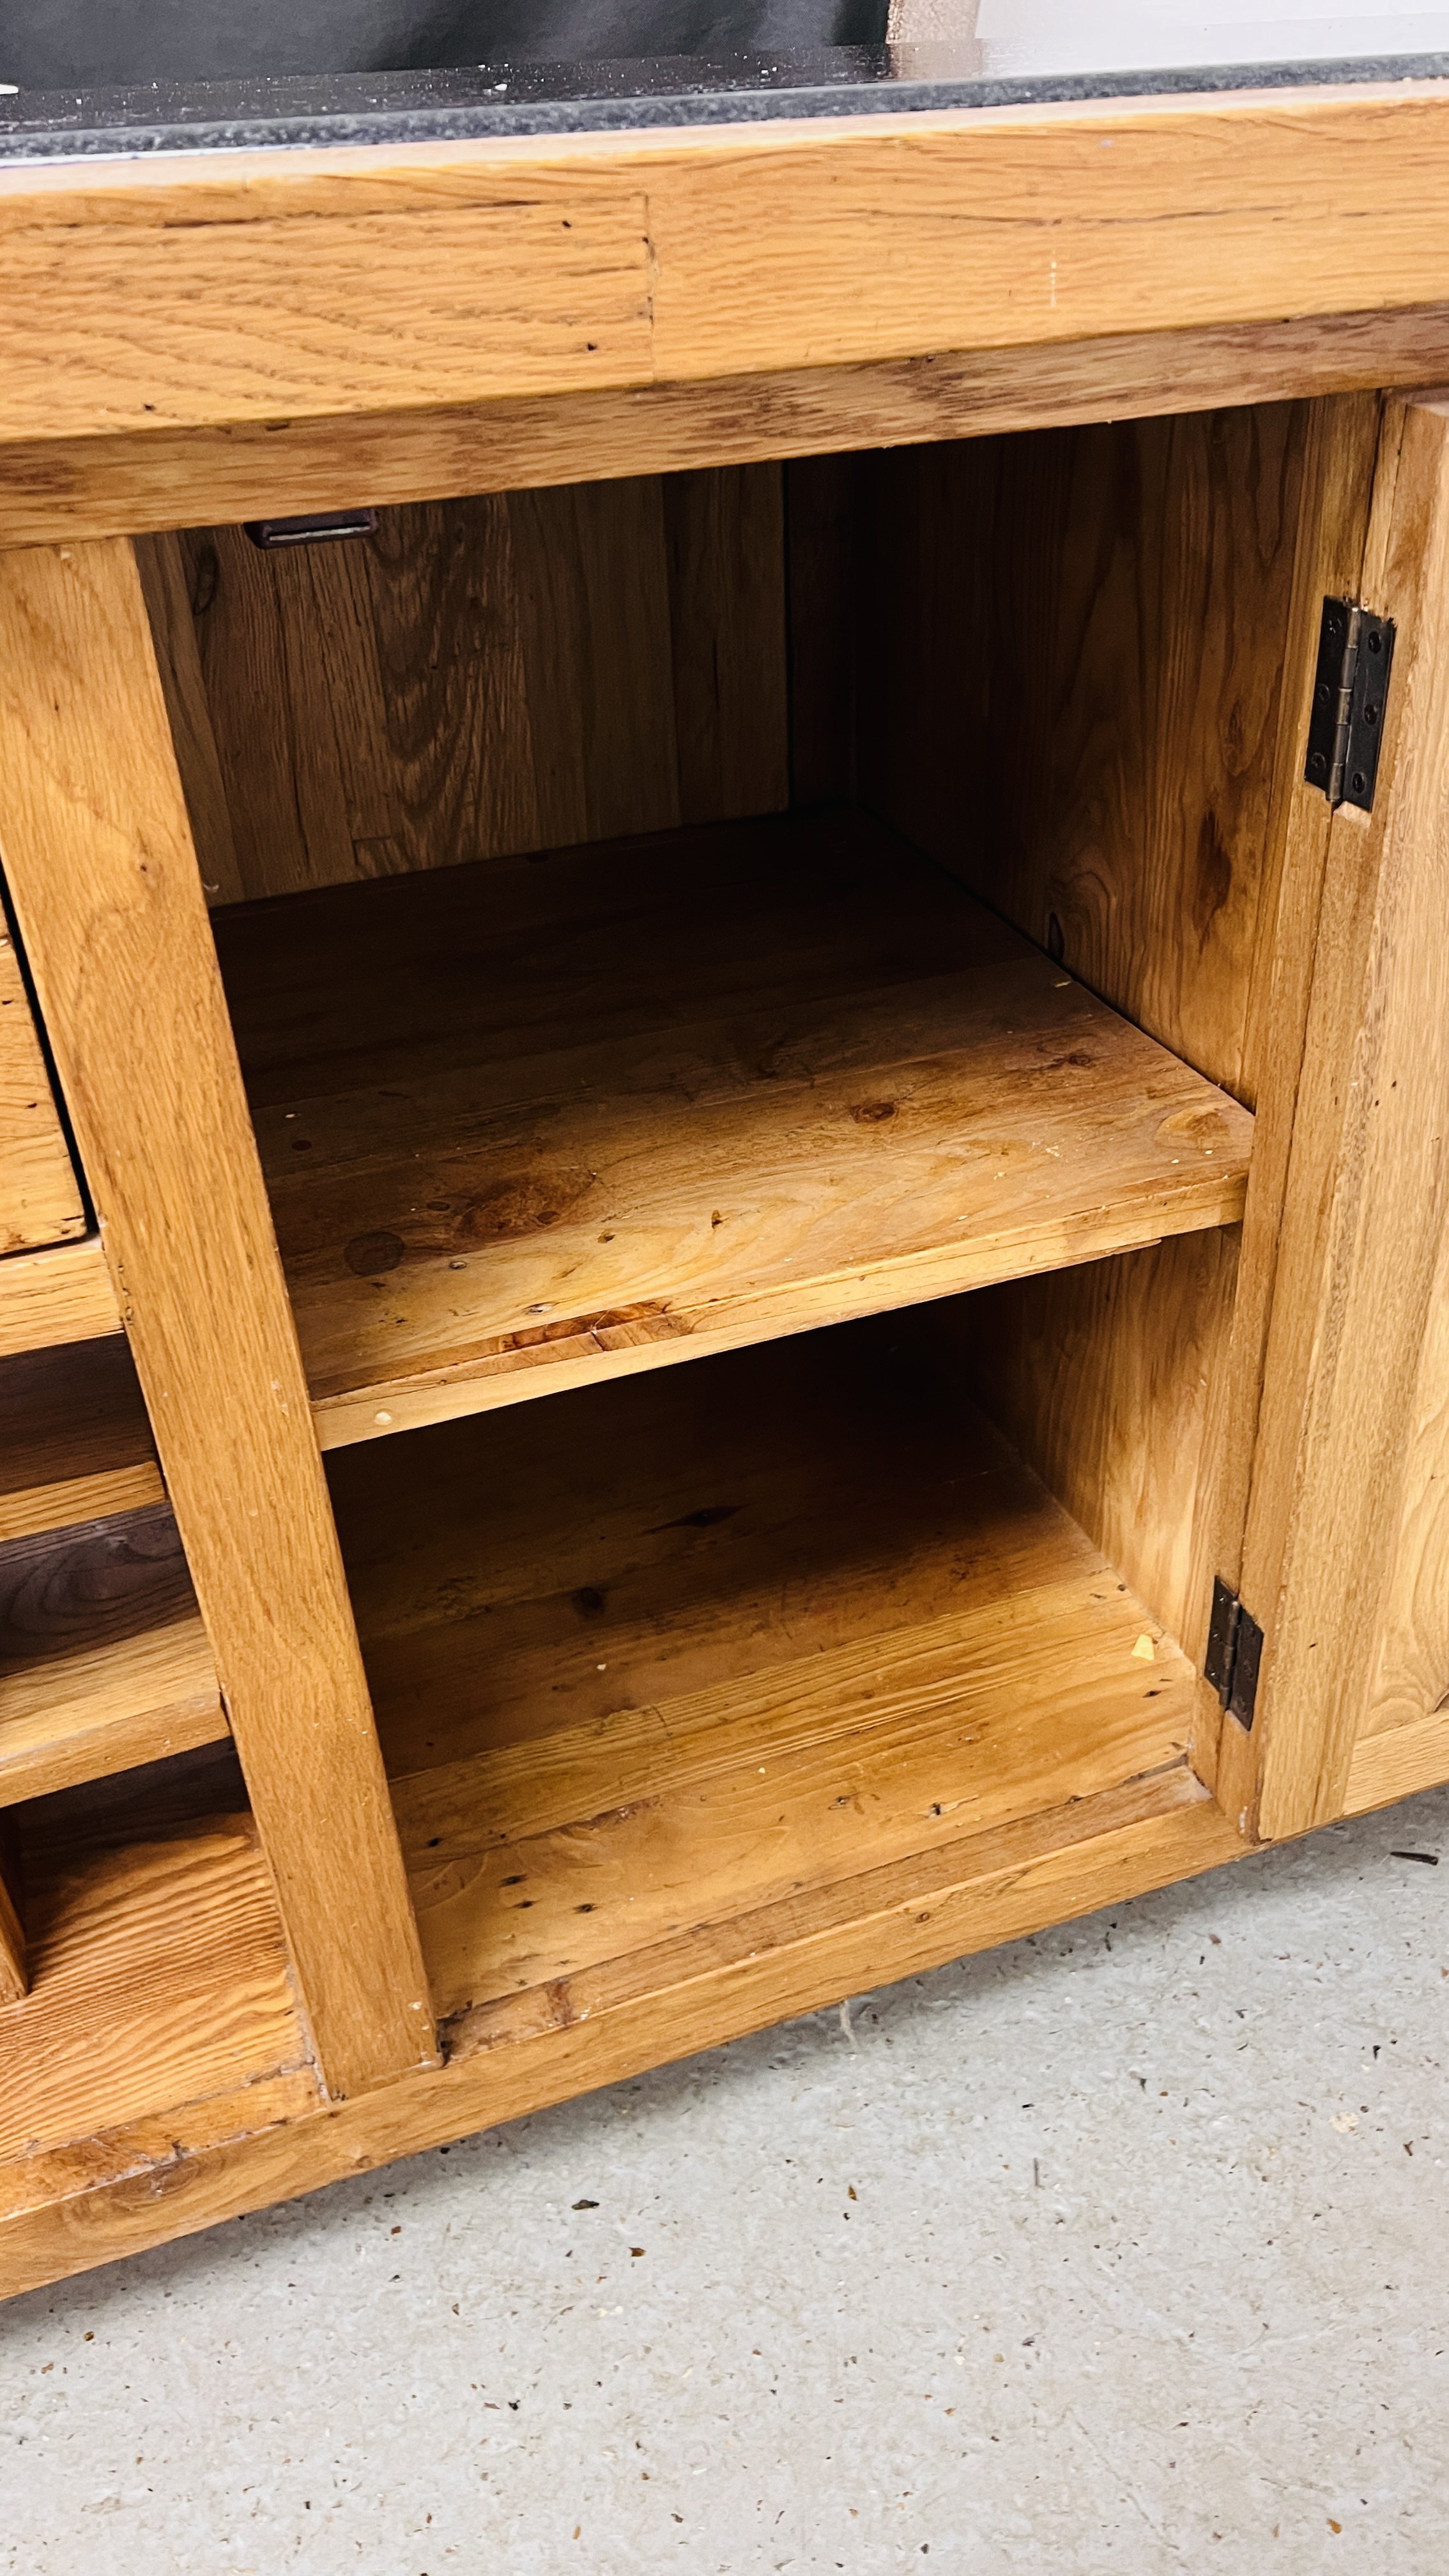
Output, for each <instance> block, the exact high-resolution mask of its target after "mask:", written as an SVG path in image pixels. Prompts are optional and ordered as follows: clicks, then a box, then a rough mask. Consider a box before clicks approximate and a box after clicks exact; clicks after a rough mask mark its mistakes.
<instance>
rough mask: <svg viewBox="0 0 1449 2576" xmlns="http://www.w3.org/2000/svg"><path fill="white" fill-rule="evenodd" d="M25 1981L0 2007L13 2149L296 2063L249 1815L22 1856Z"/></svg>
mask: <svg viewBox="0 0 1449 2576" xmlns="http://www.w3.org/2000/svg"><path fill="white" fill-rule="evenodd" d="M26 1903H27V1912H28V1916H29V1928H30V1940H31V1969H32V1986H31V1992H30V1994H29V1996H28V1997H27V2000H26V2002H25V2005H24V2008H23V2010H21V2011H19V2012H13V2013H6V2014H0V2068H3V2080H0V2144H3V2151H4V2152H5V2154H6V2155H7V2156H9V2157H12V2158H14V2157H20V2156H25V2155H28V2154H33V2153H34V2152H36V2151H37V2150H40V2151H44V2150H46V2149H51V2148H55V2147H60V2146H64V2145H65V2144H66V2143H67V2142H68V2141H69V2140H71V2139H85V2138H88V2137H89V2136H91V2135H92V2134H93V2133H94V2132H96V2131H98V2130H107V2129H113V2128H117V2127H120V2126H121V2125H122V2124H124V2123H127V2122H130V2121H134V2120H140V2119H146V2118H149V2117H154V2116H155V2115H156V2114H158V2113H164V2112H166V2111H169V2110H170V2109H172V2108H173V2106H174V2105H176V2104H177V2103H180V2102H186V2101H191V2100H195V2099H198V2098H204V2097H205V2096H206V2095H207V2094H212V2093H216V2094H224V2093H234V2092H235V2091H236V2090H237V2088H238V2087H239V2086H241V2085H243V2084H246V2083H248V2082H254V2081H256V2080H257V2079H258V2078H263V2077H266V2076H269V2075H271V2074H273V2073H274V2072H275V2071H277V2070H278V2069H280V2068H285V2067H287V2066H289V2065H295V2064H297V2063H298V2062H299V2061H300V2060H301V2058H302V2057H303V2056H304V2054H305V2041H304V2038H303V2034H302V2029H301V2025H300V2023H299V2020H298V2016H297V2008H296V2003H295V2001H294V1998H293V1995H292V1992H291V1988H290V1984H289V1981H288V1975H287V1955H286V1948H285V1945H284V1943H283V1939H282V1932H281V1925H280V1923H279V1921H278V1919H277V1906H276V1898H275V1896H274V1894H273V1892H272V1885H271V1881H270V1878H269V1875H268V1871H267V1865H266V1861H265V1859H264V1857H263V1855H262V1852H261V1849H260V1847H259V1844H258V1841H257V1835H256V1829H255V1827H254V1826H253V1824H252V1823H251V1820H250V1818H249V1817H247V1816H245V1815H240V1816H238V1815H227V1816H217V1817H214V1818H210V1819H206V1818H203V1819H198V1820H197V1822H196V1823H194V1824H192V1825H190V1826H188V1827H186V1828H184V1829H183V1830H181V1831H179V1832H176V1833H174V1834H170V1835H166V1836H159V1835H158V1836H156V1837H154V1838H152V1839H149V1840H145V1841H136V1842H131V1843H127V1844H123V1845H121V1846H119V1847H109V1846H106V1845H101V1846H99V1847H97V1846H95V1845H90V1844H86V1845H82V1846H81V1847H80V1848H78V1849H75V1850H72V1851H71V1852H69V1853H66V1852H64V1851H59V1852H57V1851H54V1850H50V1851H44V1852H37V1851H35V1850H31V1851H30V1852H28V1853H27V1856H26Z"/></svg>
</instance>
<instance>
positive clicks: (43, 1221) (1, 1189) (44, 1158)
mask: <svg viewBox="0 0 1449 2576" xmlns="http://www.w3.org/2000/svg"><path fill="white" fill-rule="evenodd" d="M85 1230H86V1214H85V1208H84V1206H83V1204H82V1200H81V1188H80V1183H79V1181H78V1179H77V1177H76V1172H75V1166H74V1164H73V1163H72V1161H71V1158H70V1150H69V1147H68V1146H67V1144H66V1140H65V1130H64V1128H63V1127H62V1125H61V1123H60V1116H59V1112H58V1111H57V1109H56V1105H55V1097H54V1094H53V1093H52V1091H51V1088H50V1076H49V1074H48V1072H47V1070H46V1063H45V1055H44V1051H43V1049H42V1047H41V1044H40V1037H39V1033H38V1031H37V1029H36V1026H35V1021H34V1019H33V1017H32V1015H31V1009H30V997H29V995H28V993H27V992H26V989H25V978H24V976H23V975H22V973H21V971H20V958H19V954H18V952H17V950H16V946H15V941H14V938H13V936H12V934H11V929H10V923H9V921H8V919H7V918H6V916H5V913H4V911H3V910H0V1254H3V1253H6V1252H29V1251H32V1250H34V1248H35V1247H36V1245H38V1244H45V1243H68V1242H69V1241H70V1240H71V1239H72V1237H73V1236H75V1235H78V1234H84V1232H85Z"/></svg>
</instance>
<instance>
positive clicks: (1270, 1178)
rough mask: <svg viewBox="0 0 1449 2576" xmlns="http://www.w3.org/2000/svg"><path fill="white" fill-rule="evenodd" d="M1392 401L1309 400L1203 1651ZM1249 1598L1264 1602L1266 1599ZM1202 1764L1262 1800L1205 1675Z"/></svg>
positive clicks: (1235, 1515) (1237, 1556)
mask: <svg viewBox="0 0 1449 2576" xmlns="http://www.w3.org/2000/svg"><path fill="white" fill-rule="evenodd" d="M1380 411H1381V406H1380V402H1379V398H1378V396H1377V395H1373V394H1351V395H1343V396H1336V397H1331V398H1328V399H1325V400H1323V401H1319V402H1314V403H1311V404H1307V405H1305V406H1304V413H1305V424H1306V426H1305V438H1304V452H1303V478H1302V484H1301V490H1300V501H1299V522H1298V535H1297V544H1296V548H1295V560H1294V567H1293V584H1292V594H1291V599H1290V602H1289V608H1288V617H1287V629H1286V637H1285V642H1284V648H1283V662H1282V669H1283V686H1282V692H1281V697H1280V702H1279V713H1278V729H1277V748H1276V754H1275V760H1274V778H1273V788H1272V798H1271V804H1270V809H1269V819H1268V828H1267V833H1266V846H1265V851H1264V875H1263V888H1262V899H1261V905H1260V910H1259V918H1258V932H1257V938H1256V943H1255V948H1254V954H1253V958H1252V965H1251V976H1250V982H1249V987H1248V992H1247V997H1246V999H1247V1014H1246V1031H1245V1039H1244V1048H1243V1091H1244V1096H1245V1097H1246V1098H1247V1099H1248V1100H1249V1101H1251V1102H1252V1104H1253V1106H1254V1109H1255V1113H1256V1118H1257V1126H1256V1131H1255V1134H1254V1138H1253V1160H1252V1164H1251V1167H1250V1170H1249V1174H1248V1201H1247V1207H1246V1210H1245V1212H1244V1219H1243V1230H1242V1249H1241V1259H1240V1263H1239V1270H1238V1285H1237V1294H1236V1297H1235V1299H1234V1303H1233V1313H1232V1322H1231V1327H1230V1331H1229V1336H1228V1341H1227V1348H1226V1352H1225V1355H1224V1359H1223V1364H1222V1365H1221V1367H1220V1368H1219V1369H1218V1370H1217V1371H1216V1373H1215V1376H1214V1379H1213V1382H1212V1385H1211V1388H1210V1391H1209V1398H1208V1427H1207V1437H1206V1441H1205V1444H1204V1446H1205V1454H1206V1456H1207V1457H1208V1458H1209V1459H1210V1460H1211V1461H1212V1470H1211V1479H1210V1484H1209V1487H1208V1491H1207V1493H1206V1494H1205V1496H1204V1500H1203V1507H1202V1509H1201V1510H1200V1512H1199V1515H1198V1525H1197V1545H1196V1549H1195V1555H1196V1560H1197V1561H1196V1565H1195V1569H1194V1578H1193V1594H1194V1599H1195V1601H1196V1604H1197V1609H1198V1617H1199V1622H1200V1633H1195V1634H1194V1635H1193V1636H1191V1637H1189V1638H1188V1639H1187V1640H1185V1642H1186V1643H1187V1645H1188V1650H1189V1652H1190V1653H1192V1654H1193V1655H1194V1657H1195V1659H1196V1660H1197V1661H1199V1662H1200V1661H1201V1658H1202V1648H1203V1644H1204V1639H1205V1633H1206V1621H1207V1606H1208V1601H1209V1596H1210V1594H1211V1591H1212V1584H1213V1578H1214V1576H1216V1575H1221V1576H1222V1578H1223V1580H1224V1581H1225V1582H1226V1583H1228V1584H1229V1585H1230V1586H1231V1587H1232V1588H1233V1589H1234V1590H1237V1589H1238V1587H1239V1586H1240V1584H1241V1583H1242V1581H1243V1533H1244V1527H1245V1523H1246V1520H1247V1514H1248V1495H1249V1488H1250V1485H1251V1482H1252V1477H1253V1473H1254V1447H1255V1441H1256V1438H1257V1432H1258V1419H1259V1406H1260V1401H1261V1395H1262V1388H1263V1376H1264V1365H1265V1355H1266V1350H1267V1342H1268V1328H1269V1321H1270V1317H1271V1315H1272V1310H1273V1286H1274V1278H1275V1273H1276V1268H1277V1261H1278V1248H1279V1228H1280V1219H1281V1213H1282V1207H1283V1196H1284V1189H1285V1186H1286V1174H1287V1169H1288V1158H1289V1153H1290V1150H1291V1147H1292V1142H1293V1125H1294V1113H1295V1106H1296V1102H1297V1097H1298V1086H1299V1080H1300V1076H1301V1073H1302V1067H1303V1050H1304V1046H1305V1043H1306V1037H1307V1027H1308V1011H1309V999H1310V994H1311V990H1312V984H1313V972H1314V954H1315V947H1316V941H1317V932H1318V915H1319V905H1320V901H1321V898H1322V892H1323V876H1324V867H1325V863H1326V860H1327V855H1328V844H1329V826H1330V821H1331V817H1330V814H1329V809H1328V806H1327V804H1326V802H1325V800H1324V798H1323V796H1322V795H1321V794H1320V793H1319V792H1318V791H1317V790H1316V789H1312V788H1309V787H1308V786H1307V785H1306V784H1305V782H1304V778H1303V756H1304V739H1305V736H1306V733H1307V726H1308V700H1309V691H1310V688H1311V685H1312V676H1313V668H1314V657H1315V654H1316V652H1317V649H1318V624H1319V615H1320V611H1321V608H1322V604H1323V599H1324V596H1325V594H1327V593H1332V594H1335V595H1344V596H1350V597H1356V596H1357V593H1358V589H1359V585H1360V582H1361V579H1362V574H1363V563H1364V550H1365V546H1366V543H1367V537H1368V525H1369V515H1370V506H1371V501H1372V495H1373V490H1374V477H1375V460H1376V456H1377V452H1378V446H1379V426H1380ZM1244 1597H1245V1598H1246V1599H1247V1602H1248V1607H1249V1609H1250V1610H1253V1611H1254V1612H1255V1613H1257V1602H1256V1599H1255V1598H1254V1597H1251V1595H1249V1594H1245V1596H1244ZM1259 1615H1261V1614H1259ZM1193 1760H1194V1764H1195V1767H1196V1768H1197V1770H1198V1772H1199V1773H1200V1775H1201V1777H1202V1778H1203V1779H1205V1780H1206V1781H1207V1782H1208V1783H1209V1785H1210V1786H1211V1787H1212V1788H1213V1789H1214V1790H1215V1792H1216V1794H1217V1796H1218V1798H1219V1800H1220V1802H1221V1804H1222V1806H1223V1808H1224V1809H1225V1811H1226V1812H1227V1813H1228V1814H1229V1815H1230V1816H1233V1817H1235V1818H1238V1819H1242V1818H1243V1817H1244V1816H1245V1815H1246V1814H1247V1813H1248V1812H1250V1811H1251V1809H1252V1806H1253V1803H1254V1800H1253V1753H1252V1747H1251V1744H1250V1741H1249V1739H1248V1737H1247V1736H1246V1735H1245V1734H1244V1733H1243V1732H1242V1730H1241V1729H1240V1728H1238V1727H1236V1726H1234V1725H1231V1724H1229V1723H1227V1722H1225V1721H1224V1719H1223V1715H1222V1711H1221V1710H1220V1708H1219V1706H1218V1702H1217V1698H1216V1695H1215V1694H1214V1692H1213V1690H1212V1688H1211V1686H1210V1685H1209V1684H1208V1683H1207V1682H1205V1681H1204V1682H1202V1683H1200V1684H1199V1687H1198V1695H1197V1709H1196V1715H1195V1724H1194V1731H1193Z"/></svg>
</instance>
